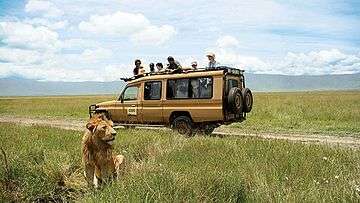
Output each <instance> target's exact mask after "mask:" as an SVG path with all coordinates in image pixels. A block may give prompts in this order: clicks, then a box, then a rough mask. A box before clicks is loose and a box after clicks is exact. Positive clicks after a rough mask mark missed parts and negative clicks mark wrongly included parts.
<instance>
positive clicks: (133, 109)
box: [127, 107, 137, 116]
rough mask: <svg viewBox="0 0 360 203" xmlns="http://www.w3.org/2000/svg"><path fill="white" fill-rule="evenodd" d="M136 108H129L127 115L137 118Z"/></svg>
mask: <svg viewBox="0 0 360 203" xmlns="http://www.w3.org/2000/svg"><path fill="white" fill-rule="evenodd" d="M136 113H137V112H136V108H131V107H129V108H128V109H127V114H128V115H131V116H136Z"/></svg>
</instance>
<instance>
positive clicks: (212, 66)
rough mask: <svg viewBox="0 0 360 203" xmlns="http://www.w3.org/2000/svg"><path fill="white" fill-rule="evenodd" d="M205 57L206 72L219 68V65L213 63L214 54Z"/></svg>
mask: <svg viewBox="0 0 360 203" xmlns="http://www.w3.org/2000/svg"><path fill="white" fill-rule="evenodd" d="M206 56H207V57H208V59H209V65H208V67H206V69H207V70H211V69H215V68H216V67H218V66H219V63H218V62H216V61H215V54H214V53H211V52H210V53H208V54H206Z"/></svg>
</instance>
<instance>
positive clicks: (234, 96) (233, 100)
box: [227, 87, 243, 114]
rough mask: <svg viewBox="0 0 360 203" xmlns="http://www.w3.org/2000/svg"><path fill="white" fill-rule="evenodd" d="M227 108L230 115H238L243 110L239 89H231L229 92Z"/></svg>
mask: <svg viewBox="0 0 360 203" xmlns="http://www.w3.org/2000/svg"><path fill="white" fill-rule="evenodd" d="M227 99H228V106H229V110H230V111H231V112H232V113H235V114H238V113H241V112H242V110H243V97H242V95H241V90H240V88H237V87H233V88H231V89H230V91H229V95H228V98H227Z"/></svg>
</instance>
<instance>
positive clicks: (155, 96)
mask: <svg viewBox="0 0 360 203" xmlns="http://www.w3.org/2000/svg"><path fill="white" fill-rule="evenodd" d="M160 98H161V82H160V81H154V82H146V83H145V87H144V100H159V99H160Z"/></svg>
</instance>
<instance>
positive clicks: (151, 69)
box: [149, 63, 155, 73]
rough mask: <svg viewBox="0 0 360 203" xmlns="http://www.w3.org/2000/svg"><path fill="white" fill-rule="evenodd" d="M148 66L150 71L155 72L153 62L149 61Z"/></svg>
mask: <svg viewBox="0 0 360 203" xmlns="http://www.w3.org/2000/svg"><path fill="white" fill-rule="evenodd" d="M149 67H150V73H155V65H154V63H150V64H149Z"/></svg>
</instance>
